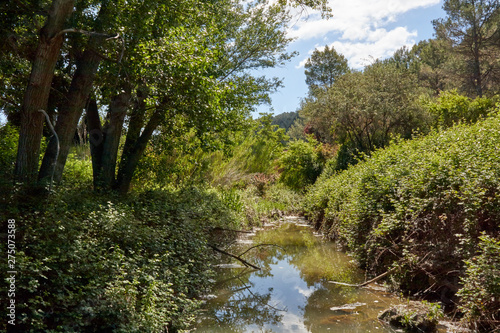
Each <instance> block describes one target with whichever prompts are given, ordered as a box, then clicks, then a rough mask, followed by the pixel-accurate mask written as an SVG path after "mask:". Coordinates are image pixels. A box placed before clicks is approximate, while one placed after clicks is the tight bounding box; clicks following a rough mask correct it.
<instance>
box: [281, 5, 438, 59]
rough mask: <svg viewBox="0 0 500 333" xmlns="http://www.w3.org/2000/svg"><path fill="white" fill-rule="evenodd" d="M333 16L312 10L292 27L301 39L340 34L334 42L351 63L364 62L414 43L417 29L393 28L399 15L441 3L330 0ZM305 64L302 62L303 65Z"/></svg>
mask: <svg viewBox="0 0 500 333" xmlns="http://www.w3.org/2000/svg"><path fill="white" fill-rule="evenodd" d="M329 3H330V7H331V8H332V13H333V18H330V19H329V20H324V19H321V17H320V15H319V13H310V15H309V18H308V19H302V20H299V21H297V22H296V23H295V24H294V25H293V26H292V27H291V28H290V31H289V34H290V36H291V37H295V38H297V40H309V39H317V38H324V37H325V36H326V35H327V34H330V33H333V34H336V35H337V38H338V41H336V42H334V43H333V44H332V45H333V46H334V47H335V49H336V50H337V51H338V52H340V53H342V54H344V55H345V56H346V57H347V58H348V59H349V63H350V66H351V67H354V68H360V67H362V66H363V64H366V63H363V59H367V58H370V57H373V58H375V59H377V58H381V57H385V56H390V55H392V53H394V51H395V50H397V49H398V48H400V47H402V46H403V45H407V46H411V45H413V44H414V40H413V38H415V37H416V35H417V32H416V31H408V29H407V28H406V27H403V26H399V27H396V28H394V29H392V30H390V31H387V30H386V29H385V28H384V27H386V26H387V25H388V24H389V23H394V22H396V23H397V18H398V16H399V15H401V14H404V13H406V12H408V11H411V10H413V9H417V8H424V7H429V6H433V5H437V4H439V3H440V0H411V1H409V0H347V1H346V0H330V1H329ZM304 64H305V60H304V61H302V62H301V64H300V65H299V67H301V66H303V65H304Z"/></svg>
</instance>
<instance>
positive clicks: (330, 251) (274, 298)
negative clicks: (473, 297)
mask: <svg viewBox="0 0 500 333" xmlns="http://www.w3.org/2000/svg"><path fill="white" fill-rule="evenodd" d="M259 244H272V245H260V246H257V245H259ZM254 246H257V247H254ZM252 247H254V248H252ZM247 250H248V252H246V253H245V254H244V255H242V256H241V257H242V258H243V259H245V260H247V261H248V262H251V263H252V264H254V265H257V266H258V267H261V270H254V269H252V268H249V267H245V266H243V264H242V263H241V262H239V261H237V260H235V259H231V258H230V257H227V256H221V258H220V260H221V263H220V264H219V265H217V266H216V272H217V276H216V281H217V282H216V286H215V288H214V290H213V291H212V295H208V296H207V297H206V298H207V300H206V303H205V304H204V307H203V315H202V317H201V318H200V319H199V320H198V323H197V325H196V326H197V329H196V332H224V333H226V332H315V333H316V332H318V333H319V332H394V331H393V330H392V329H391V328H389V327H387V326H384V325H383V324H382V323H381V322H379V321H378V320H377V315H378V314H379V313H380V312H381V311H383V310H384V309H387V308H389V307H390V306H391V305H395V304H400V303H401V301H400V300H399V298H398V297H396V296H394V295H393V294H390V293H388V292H386V291H385V290H384V289H383V288H376V289H372V288H370V289H366V288H354V287H349V286H342V285H337V284H332V283H329V282H328V281H338V282H344V283H361V282H363V281H364V274H363V271H362V270H360V269H358V268H357V267H356V265H355V264H354V263H353V262H352V258H351V257H349V256H348V255H346V254H345V253H343V252H341V251H339V250H338V249H337V248H336V245H335V244H334V243H333V242H329V241H326V240H323V239H322V238H321V237H320V235H318V234H316V233H315V232H314V230H313V229H312V228H311V227H310V226H308V225H307V224H306V221H305V220H304V219H302V218H298V217H286V218H283V219H282V220H280V221H278V222H277V223H276V224H272V225H266V226H264V227H263V228H259V229H257V231H256V233H254V234H248V235H247V234H245V236H243V237H241V238H240V239H239V240H238V242H237V243H236V244H234V245H232V247H230V248H229V249H228V251H229V252H231V253H233V254H237V255H240V254H241V253H243V252H245V251H247ZM375 287H376V286H375Z"/></svg>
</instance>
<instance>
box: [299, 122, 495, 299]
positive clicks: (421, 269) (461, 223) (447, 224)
mask: <svg viewBox="0 0 500 333" xmlns="http://www.w3.org/2000/svg"><path fill="white" fill-rule="evenodd" d="M499 146H500V117H498V116H497V117H493V118H489V119H487V120H485V121H482V122H479V123H477V124H475V125H473V126H466V125H460V126H456V127H454V128H452V129H450V130H448V131H446V132H437V131H435V132H433V133H431V134H430V135H428V136H427V137H422V138H419V139H415V140H411V141H401V142H399V143H394V144H392V145H391V146H389V147H388V148H386V149H384V150H378V151H376V152H375V153H373V155H372V157H371V158H368V159H367V160H365V161H363V162H360V163H359V164H357V165H356V166H353V167H350V168H349V169H347V170H346V171H344V172H341V173H333V175H332V176H328V175H325V176H321V177H320V178H319V179H318V181H317V182H316V184H315V185H314V186H312V187H311V188H310V190H309V192H308V193H307V196H306V198H305V200H304V209H305V211H306V214H307V216H308V217H309V218H312V219H315V220H316V221H319V222H320V224H321V228H322V230H323V231H324V232H325V233H327V234H328V235H329V236H330V237H331V238H336V239H338V240H339V241H340V242H341V243H342V244H344V245H345V246H346V247H347V248H348V249H349V250H350V251H351V252H352V253H353V254H354V255H355V257H356V259H357V260H358V261H359V262H360V263H361V265H362V266H364V267H365V268H367V269H368V272H369V273H371V274H373V275H377V274H380V273H382V272H385V271H386V270H388V269H389V268H391V267H394V266H396V267H398V268H399V269H398V271H397V272H398V273H397V274H394V275H393V282H394V283H395V284H397V285H399V287H401V288H403V289H406V290H408V291H410V292H412V293H415V292H419V291H423V290H427V288H429V289H428V291H434V292H436V293H439V295H442V296H443V298H444V299H446V298H449V297H451V296H452V295H453V293H454V292H455V291H456V290H457V289H458V285H459V277H460V276H463V273H464V267H463V260H469V259H470V258H471V257H472V256H473V255H474V254H475V253H476V252H477V251H478V245H477V244H478V240H479V236H480V235H481V232H486V233H487V234H489V235H493V236H494V235H496V234H498V230H499V223H500V222H499V221H500V154H499V153H498V147H499Z"/></svg>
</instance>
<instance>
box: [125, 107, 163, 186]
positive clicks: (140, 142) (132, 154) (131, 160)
mask: <svg viewBox="0 0 500 333" xmlns="http://www.w3.org/2000/svg"><path fill="white" fill-rule="evenodd" d="M162 119H163V114H162V111H161V110H159V109H157V110H156V111H155V113H154V114H153V116H152V117H151V118H150V119H149V122H148V124H147V125H146V127H145V128H144V130H143V131H142V134H141V135H140V137H139V138H137V140H136V141H135V144H134V145H133V147H130V149H128V151H127V153H126V154H125V153H124V154H122V159H121V161H120V168H119V170H118V177H117V182H116V186H115V188H116V189H117V190H118V191H119V192H120V193H127V192H128V191H129V189H130V183H131V181H132V178H133V176H134V172H135V169H136V168H137V165H138V164H139V161H140V159H141V157H142V155H143V154H144V150H146V146H147V144H148V142H149V140H150V139H151V136H152V135H153V132H154V131H155V130H156V128H158V126H159V125H160V122H161V120H162Z"/></svg>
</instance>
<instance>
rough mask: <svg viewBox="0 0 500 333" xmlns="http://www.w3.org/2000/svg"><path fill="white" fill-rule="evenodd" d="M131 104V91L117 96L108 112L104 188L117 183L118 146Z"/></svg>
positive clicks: (104, 151)
mask: <svg viewBox="0 0 500 333" xmlns="http://www.w3.org/2000/svg"><path fill="white" fill-rule="evenodd" d="M129 105H130V91H129V92H122V93H120V94H119V95H117V96H115V97H114V98H113V100H112V102H111V105H110V107H109V112H108V121H107V122H106V125H105V126H104V129H103V132H104V133H105V136H104V143H103V144H104V146H103V151H102V169H101V175H100V176H101V185H102V186H103V189H104V190H111V189H112V187H113V185H114V184H115V174H116V161H117V158H118V147H119V145H120V138H121V134H122V129H123V123H124V121H125V115H126V114H127V109H128V107H129Z"/></svg>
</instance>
